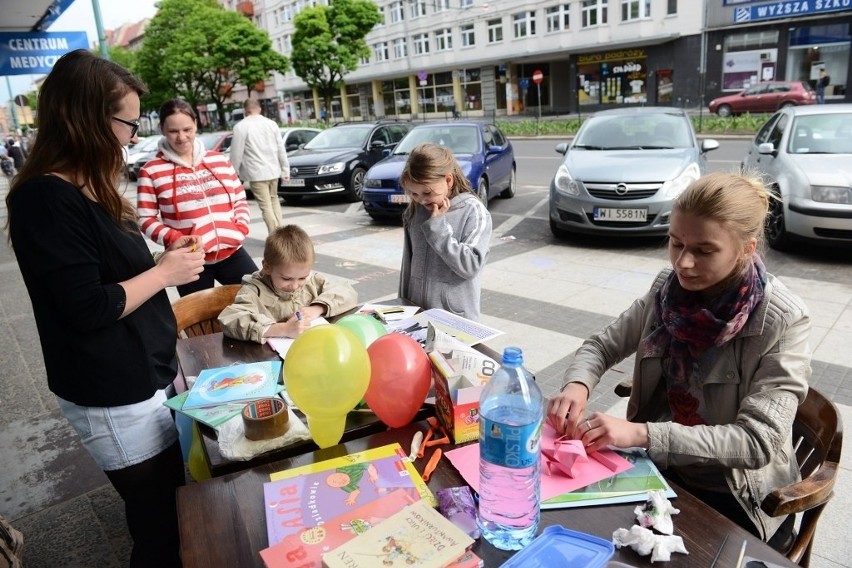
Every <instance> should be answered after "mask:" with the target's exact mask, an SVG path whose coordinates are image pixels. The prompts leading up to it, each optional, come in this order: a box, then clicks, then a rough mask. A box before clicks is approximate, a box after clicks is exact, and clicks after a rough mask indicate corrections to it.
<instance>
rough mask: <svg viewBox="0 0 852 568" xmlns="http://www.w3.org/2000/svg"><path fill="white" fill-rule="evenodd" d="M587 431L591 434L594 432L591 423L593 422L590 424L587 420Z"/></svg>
mask: <svg viewBox="0 0 852 568" xmlns="http://www.w3.org/2000/svg"><path fill="white" fill-rule="evenodd" d="M586 431H587V432H591V431H592V423H591V422H589V421H588V420H586Z"/></svg>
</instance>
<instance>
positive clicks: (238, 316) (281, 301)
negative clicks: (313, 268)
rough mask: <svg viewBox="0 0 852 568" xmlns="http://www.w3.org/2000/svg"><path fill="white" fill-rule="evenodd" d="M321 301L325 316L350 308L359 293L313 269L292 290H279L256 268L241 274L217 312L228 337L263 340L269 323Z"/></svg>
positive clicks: (260, 341)
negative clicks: (236, 289) (230, 301)
mask: <svg viewBox="0 0 852 568" xmlns="http://www.w3.org/2000/svg"><path fill="white" fill-rule="evenodd" d="M311 304H321V305H323V306H325V309H326V313H325V315H326V316H327V317H331V316H336V315H338V314H341V313H343V312H345V311H348V310H351V309H352V308H354V307H355V306H356V305H357V304H358V294H357V293H356V292H355V290H354V289H353V288H352V286H350V285H349V284H346V283H342V282H341V283H333V282H331V281H329V280H328V279H327V278H326V277H325V276H323V275H322V274H319V273H317V272H312V273H311V275H310V276H309V277H308V280H307V282H305V285H304V286H302V287H301V288H299V289H298V290H296V291H295V292H293V293H292V294H291V293H289V292H279V291H277V290H275V288H274V287H273V286H272V281H271V280H270V278H269V277H268V276H267V275H265V274H264V273H263V271H262V270H258V271H257V272H255V273H254V274H249V275H247V276H244V277H243V286H242V288H240V291H239V292H237V297H236V298H235V299H234V303H233V304H231V305H230V306H228V307H227V308H225V309H224V310H222V313H221V314H219V323H220V324H221V325H222V331H223V332H224V334H225V335H227V336H228V337H233V338H234V339H242V340H243V341H254V342H256V343H264V342H265V341H266V340H265V339H264V338H263V332H264V331H265V330H266V328H268V327H269V326H270V325H272V324H274V323H278V322H282V321H286V320H288V319H290V318H291V317H293V314H295V313H296V310H298V309H301V308H304V307H306V306H310V305H311Z"/></svg>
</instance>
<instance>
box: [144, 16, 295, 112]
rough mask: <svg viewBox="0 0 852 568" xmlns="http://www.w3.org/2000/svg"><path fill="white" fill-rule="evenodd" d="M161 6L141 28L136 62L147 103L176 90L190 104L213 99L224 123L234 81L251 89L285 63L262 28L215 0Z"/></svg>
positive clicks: (149, 105) (153, 104) (154, 104)
mask: <svg viewBox="0 0 852 568" xmlns="http://www.w3.org/2000/svg"><path fill="white" fill-rule="evenodd" d="M159 7H160V9H159V11H158V12H157V15H156V16H154V18H153V19H152V20H151V22H150V23H149V24H148V27H147V28H146V30H145V40H144V42H143V44H142V49H141V51H140V52H139V58H138V65H137V71H138V73H139V75H140V76H141V77H142V79H143V80H144V81H145V83H146V84H147V85H148V88H149V90H150V94H149V95H148V96H146V97H145V99H144V100H143V106H144V107H145V108H148V109H153V108H158V107H159V106H160V105H161V104H162V103H163V102H165V101H166V100H168V99H170V98H173V97H175V96H178V97H181V98H183V99H186V100H187V101H188V102H189V103H190V104H192V105H198V104H199V103H205V102H213V103H216V105H217V107H218V112H219V120H220V121H221V122H223V123H224V122H225V118H226V117H225V107H224V103H225V101H226V100H227V99H228V97H230V95H231V93H232V92H233V89H234V85H235V84H237V83H240V84H242V85H245V86H246V87H247V88H248V89H249V90H251V89H252V88H254V85H255V84H256V83H258V82H259V81H262V80H264V79H266V77H267V76H268V75H269V73H270V72H272V71H278V72H279V73H284V72H286V71H287V69H288V68H289V61H288V60H287V58H286V57H284V56H283V55H281V54H279V53H277V52H275V51H274V50H273V49H272V42H271V41H270V40H269V35H268V34H267V33H266V31H263V30H260V29H258V28H257V27H255V25H254V24H253V23H252V22H251V20H249V19H248V18H246V17H245V16H243V15H241V14H238V13H237V12H232V11H229V10H225V9H224V8H222V7H221V6H220V5H219V4H218V3H216V1H215V0H163V1H162V2H161V3H160V6H159Z"/></svg>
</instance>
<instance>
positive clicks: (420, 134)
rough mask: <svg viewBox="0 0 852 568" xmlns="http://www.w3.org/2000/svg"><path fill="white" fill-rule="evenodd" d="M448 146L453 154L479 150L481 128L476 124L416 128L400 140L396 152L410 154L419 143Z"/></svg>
mask: <svg viewBox="0 0 852 568" xmlns="http://www.w3.org/2000/svg"><path fill="white" fill-rule="evenodd" d="M427 142H429V143H432V144H438V145H439V146H446V147H447V148H449V149H450V150H451V151H452V152H453V154H473V153H476V152H479V128H478V127H476V126H469V125H468V126H461V125H459V126H437V127H433V126H429V127H422V128H415V129H413V130H412V131H411V132H409V133H408V134H407V135H406V136H405V138H403V139H402V141H400V143H399V145H398V146H397V147H396V150H394V154H396V155H399V154H403V155H404V154H408V153H410V152H411V150H413V149H414V147H415V146H417V145H418V144H424V143H427Z"/></svg>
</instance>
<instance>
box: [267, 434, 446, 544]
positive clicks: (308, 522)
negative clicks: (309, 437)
mask: <svg viewBox="0 0 852 568" xmlns="http://www.w3.org/2000/svg"><path fill="white" fill-rule="evenodd" d="M405 458H406V454H405V453H403V451H402V447H401V446H400V445H399V444H390V445H387V446H382V447H380V448H372V449H369V450H365V451H363V452H357V453H354V454H349V455H346V456H342V457H339V458H334V459H330V460H326V461H322V462H317V463H313V464H308V465H305V466H302V467H297V468H293V469H288V470H284V471H279V472H276V473H273V474H272V475H271V476H270V478H271V479H272V481H270V482H268V483H264V484H263V495H264V502H265V503H266V507H265V510H266V530H267V536H268V537H269V541H268V542H269V546H273V545H275V544H277V543H279V542H281V541H282V540H284V539H285V538H287V537H288V536H289V535H291V534H298V533H300V532H301V531H302V530H303V529H305V528H306V527H315V526H319V525H322V524H325V523H327V522H328V521H330V520H331V519H334V518H337V517H339V516H340V515H342V514H344V513H346V512H347V511H350V510H352V509H355V508H357V507H359V506H361V505H365V504H366V503H369V502H371V501H375V500H376V499H378V498H380V497H383V496H385V495H387V494H388V493H390V492H391V491H393V490H396V489H403V490H405V491H406V492H407V493H408V494H409V495H410V497H411V500H412V501H416V500H418V499H424V500H426V502H427V503H429V504H430V505H432V506H433V507H434V506H436V505H437V500H436V499H435V496H434V495H433V494H432V492H431V491H430V490H429V488H428V487H427V486H426V483H425V482H424V481H423V480H422V479H421V478H420V474H419V473H418V472H417V470H416V469H415V467H414V464H413V463H411V462H409V461H407V460H406V459H405Z"/></svg>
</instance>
